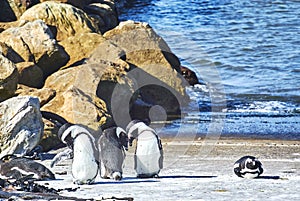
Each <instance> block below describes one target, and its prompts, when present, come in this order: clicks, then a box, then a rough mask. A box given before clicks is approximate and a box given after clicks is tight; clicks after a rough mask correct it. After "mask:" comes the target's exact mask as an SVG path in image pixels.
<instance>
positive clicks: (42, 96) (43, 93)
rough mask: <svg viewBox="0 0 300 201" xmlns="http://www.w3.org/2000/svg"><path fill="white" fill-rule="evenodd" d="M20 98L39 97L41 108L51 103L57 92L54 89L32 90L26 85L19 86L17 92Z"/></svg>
mask: <svg viewBox="0 0 300 201" xmlns="http://www.w3.org/2000/svg"><path fill="white" fill-rule="evenodd" d="M15 94H16V95H18V96H34V97H38V99H39V101H40V107H43V105H45V104H47V103H48V102H50V101H51V100H52V99H53V98H54V97H55V95H56V91H55V90H54V89H49V88H46V87H44V88H42V89H37V88H32V87H28V86H26V85H22V84H18V88H17V91H16V92H15Z"/></svg>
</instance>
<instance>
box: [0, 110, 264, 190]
mask: <svg viewBox="0 0 300 201" xmlns="http://www.w3.org/2000/svg"><path fill="white" fill-rule="evenodd" d="M45 114H47V115H48V116H49V115H50V114H49V113H45ZM50 116H52V115H50ZM61 123H62V124H61V125H60V128H59V130H58V133H57V136H58V137H59V139H60V140H61V142H62V143H63V144H65V146H66V147H67V149H65V151H63V152H60V153H58V154H56V156H55V157H54V158H53V160H52V163H51V165H50V166H51V167H53V166H54V165H56V164H57V163H58V162H59V161H61V160H64V159H69V158H72V163H71V174H72V177H73V183H75V184H78V185H83V184H92V183H94V182H95V179H96V177H97V175H98V174H99V175H100V177H101V178H103V179H113V180H116V181H118V180H121V179H122V178H123V168H124V161H125V158H126V151H128V146H133V142H134V141H135V152H134V170H135V172H136V177H137V178H153V177H159V173H160V171H161V169H163V160H164V153H163V146H162V143H161V139H160V137H159V136H158V134H157V132H156V131H155V130H154V129H153V128H151V127H150V126H149V124H148V123H149V122H147V121H141V120H132V121H131V122H129V123H128V125H127V126H126V128H125V129H123V128H121V127H118V126H113V127H110V128H107V129H105V130H104V131H103V132H101V133H98V134H96V135H95V133H93V134H91V131H90V130H89V129H88V128H87V127H85V126H83V125H80V124H72V123H69V122H67V121H65V120H63V121H61ZM233 171H234V173H235V174H236V175H237V176H238V177H241V178H247V179H253V178H257V177H259V176H260V175H261V174H262V173H263V168H262V163H261V162H260V161H259V160H258V159H257V158H256V157H254V156H244V157H242V158H240V159H239V160H237V161H236V162H235V163H234V165H233ZM0 178H15V179H23V178H33V179H35V180H44V179H55V175H54V174H53V173H52V172H51V171H50V170H49V169H48V168H47V167H45V166H44V165H42V164H40V163H37V162H35V161H33V160H30V159H28V158H19V157H15V158H14V157H12V159H10V160H8V161H5V160H4V159H0Z"/></svg>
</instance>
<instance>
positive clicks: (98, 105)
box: [42, 64, 110, 130]
mask: <svg viewBox="0 0 300 201" xmlns="http://www.w3.org/2000/svg"><path fill="white" fill-rule="evenodd" d="M101 71H102V69H101V68H98V66H96V65H95V66H92V65H87V64H85V65H81V66H77V67H73V68H67V69H64V70H60V71H58V72H56V73H54V74H53V75H51V76H49V78H48V79H47V80H46V82H45V86H44V87H46V88H51V89H54V90H55V91H56V96H55V97H54V98H53V99H52V100H51V101H49V102H48V103H47V104H45V105H44V106H43V107H42V110H44V111H49V112H52V113H55V114H57V115H59V116H61V117H63V118H64V119H66V120H67V121H68V122H71V123H75V124H77V123H80V124H84V125H86V126H88V127H90V128H91V129H93V130H98V129H99V128H100V126H102V125H103V124H106V123H107V122H108V121H109V118H110V115H109V114H108V112H107V109H106V104H105V102H104V101H103V100H101V99H100V98H98V97H97V96H96V95H95V94H96V89H97V86H98V83H99V81H100V77H99V75H101V74H102V73H101Z"/></svg>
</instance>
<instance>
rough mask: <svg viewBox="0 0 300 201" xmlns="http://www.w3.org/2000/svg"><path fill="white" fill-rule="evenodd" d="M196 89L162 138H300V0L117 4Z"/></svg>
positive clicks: (130, 1)
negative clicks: (158, 40) (146, 29)
mask: <svg viewBox="0 0 300 201" xmlns="http://www.w3.org/2000/svg"><path fill="white" fill-rule="evenodd" d="M118 12H119V16H120V20H121V21H124V20H134V21H139V22H147V23H149V24H150V26H151V27H152V28H153V29H154V30H155V32H156V33H158V34H159V35H160V36H162V37H163V39H164V40H165V41H166V42H167V44H168V45H169V47H170V48H171V50H172V52H173V53H175V54H176V55H177V56H178V57H179V58H180V60H181V63H182V65H184V66H187V67H189V68H191V69H192V70H194V71H195V72H196V73H197V76H198V78H199V80H200V81H201V83H202V84H198V85H195V86H194V87H189V88H187V92H188V94H189V95H190V97H191V103H190V104H189V106H187V107H184V108H182V110H183V111H184V113H186V115H185V116H184V118H183V119H181V120H175V121H172V122H168V123H165V124H164V125H163V126H161V131H162V133H165V134H166V133H167V134H166V135H176V136H181V135H189V134H190V135H192V136H193V135H195V136H199V137H204V136H212V137H220V136H228V137H247V138H248V137H250V138H274V139H294V140H295V139H296V140H300V20H299V18H300V1H298V0H252V1H248V0H239V1H236V0H206V1H204V0H198V1H192V0H184V1H183V0H127V1H126V0H124V1H121V2H120V4H119V8H118Z"/></svg>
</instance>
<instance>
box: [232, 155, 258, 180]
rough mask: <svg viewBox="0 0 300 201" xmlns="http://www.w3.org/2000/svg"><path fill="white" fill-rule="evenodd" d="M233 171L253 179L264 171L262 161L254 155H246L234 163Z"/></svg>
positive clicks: (239, 175) (240, 175)
mask: <svg viewBox="0 0 300 201" xmlns="http://www.w3.org/2000/svg"><path fill="white" fill-rule="evenodd" d="M233 171H234V173H235V174H236V175H237V176H238V177H243V178H247V179H253V178H257V177H259V176H260V175H261V174H262V173H263V168H262V163H261V162H260V161H259V160H258V159H257V158H255V157H254V156H244V157H242V158H240V159H239V160H237V161H236V162H235V163H234V166H233Z"/></svg>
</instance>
